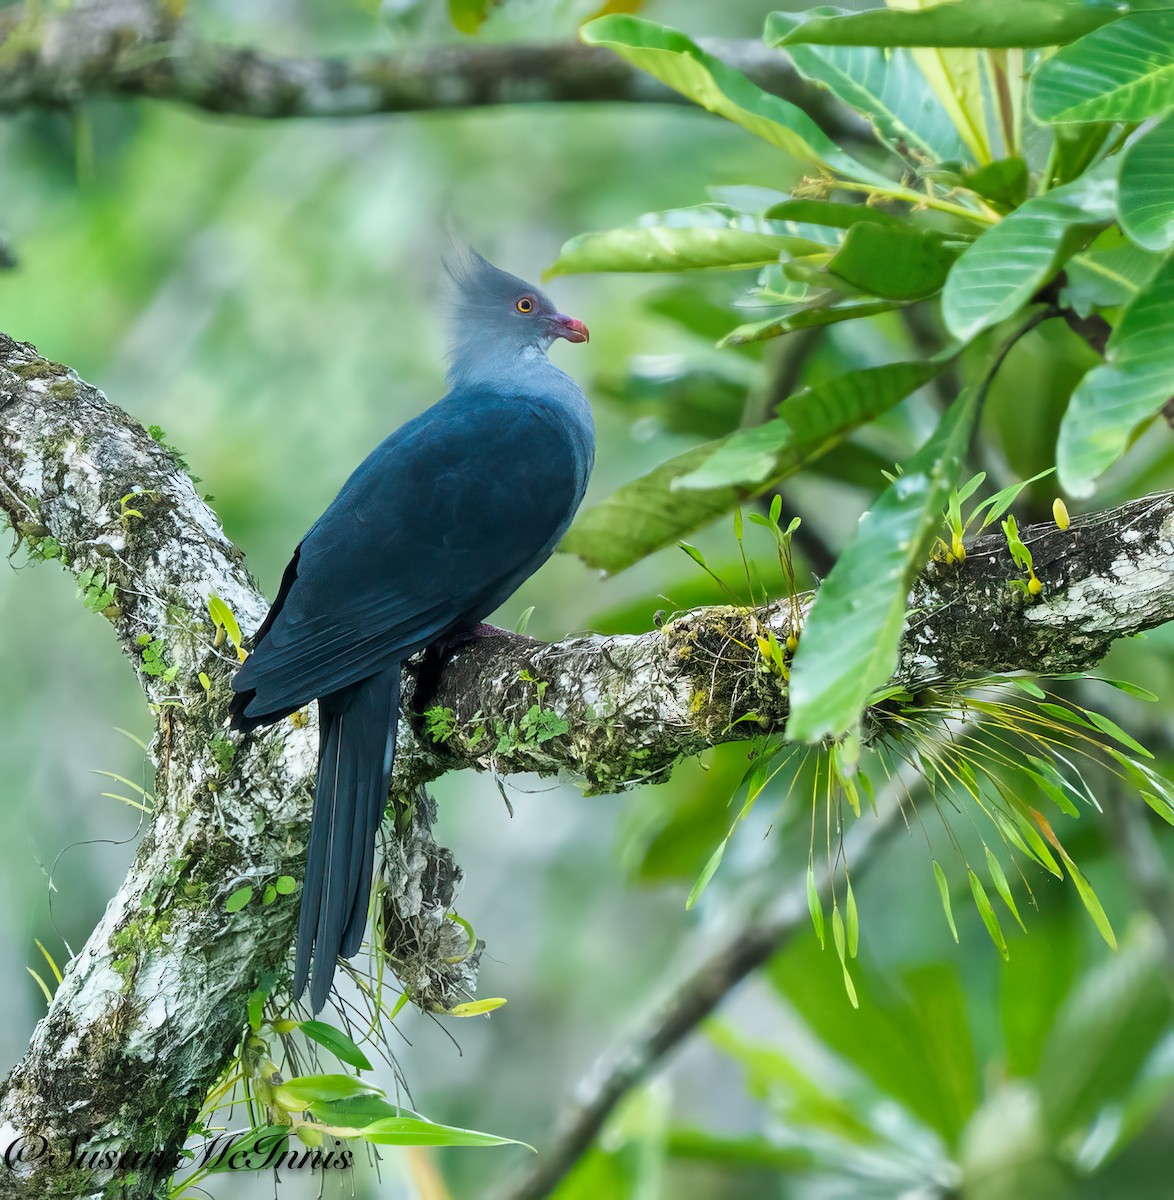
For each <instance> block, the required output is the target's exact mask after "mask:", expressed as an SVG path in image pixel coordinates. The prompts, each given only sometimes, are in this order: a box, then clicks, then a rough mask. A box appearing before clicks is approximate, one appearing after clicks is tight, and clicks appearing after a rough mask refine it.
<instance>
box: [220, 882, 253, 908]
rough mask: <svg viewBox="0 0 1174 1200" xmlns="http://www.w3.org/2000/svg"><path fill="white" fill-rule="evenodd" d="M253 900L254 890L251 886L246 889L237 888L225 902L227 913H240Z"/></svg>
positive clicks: (246, 886) (247, 885)
mask: <svg viewBox="0 0 1174 1200" xmlns="http://www.w3.org/2000/svg"><path fill="white" fill-rule="evenodd" d="M252 898H253V889H252V887H251V886H250V885H249V884H245V886H244V887H241V888H237V889H236V891H235V892H233V893H232V895H231V896H229V897H228V899H227V900H226V901H225V902H224V909H225V912H230V913H234V912H240V910H241V909H242V908H244V906H245V905H246V904H248V902H249V901H250V900H251V899H252Z"/></svg>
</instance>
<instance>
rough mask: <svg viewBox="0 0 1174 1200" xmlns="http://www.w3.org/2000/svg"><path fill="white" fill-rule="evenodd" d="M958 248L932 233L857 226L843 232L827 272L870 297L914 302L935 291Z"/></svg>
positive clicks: (945, 274)
mask: <svg viewBox="0 0 1174 1200" xmlns="http://www.w3.org/2000/svg"><path fill="white" fill-rule="evenodd" d="M961 250H962V247H961V246H960V245H959V244H958V243H953V244H951V243H948V242H946V241H944V240H943V239H942V238H941V237H939V236H936V235H934V234H929V233H921V232H919V231H917V230H915V229H885V228H882V227H881V226H879V225H873V224H868V223H864V222H861V223H860V224H857V225H854V226H853V227H852V228H851V229H849V230H848V234H847V236H846V237H845V238H844V244H843V245H842V246H841V247H840V249H839V250H837V251H836V253H835V255H834V256H833V258H832V260H831V262H829V263H828V265H827V271H828V273H829V274H831V275H836V276H838V277H839V278H840V279H843V280H846V281H847V282H848V283H850V284H852V286H853V287H856V288H859V289H860V290H861V291H862V292H867V293H868V294H869V295H872V296H881V297H883V298H884V299H886V300H919V299H921V298H922V297H924V296H931V295H933V293H934V292H936V291H938V290H939V289H940V288H941V286H942V284H944V283H945V282H946V276H947V275H948V274H949V272H950V268H951V267H952V266H953V265H954V262H955V261H956V260H957V258H958V255H959V254H960V253H961Z"/></svg>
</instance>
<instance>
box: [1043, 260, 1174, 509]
mask: <svg viewBox="0 0 1174 1200" xmlns="http://www.w3.org/2000/svg"><path fill="white" fill-rule="evenodd" d="M1171 396H1174V258H1170V259H1168V260H1167V261H1166V262H1165V263H1164V264H1163V266H1162V267H1161V269H1160V270H1159V271H1158V272H1157V274H1156V275H1155V276H1154V277H1153V279H1151V280H1150V282H1149V284H1148V286H1147V287H1146V288H1145V289H1144V290H1143V291H1142V292H1140V293H1139V294H1138V296H1137V297H1136V299H1134V301H1133V302H1132V303H1131V304H1130V305H1129V307H1128V308H1127V309H1126V310H1125V312H1124V313H1123V314H1122V316H1121V320H1120V321H1119V322H1118V324H1117V328H1116V329H1114V330H1113V334H1112V336H1111V337H1110V338H1109V343H1108V346H1107V348H1106V351H1105V362H1104V364H1103V365H1102V366H1099V367H1094V368H1093V369H1092V370H1091V371H1089V373H1088V374H1087V375H1086V376H1085V377H1084V378H1083V379H1082V380H1081V381H1080V384H1079V385H1078V386H1077V388H1076V391H1075V392H1073V393H1072V399H1071V400H1070V401H1069V404H1068V410H1067V412H1065V414H1064V418H1063V420H1062V421H1061V423H1060V436H1059V440H1058V442H1057V445H1056V461H1057V464H1058V467H1059V475H1060V483H1061V484H1062V485H1063V487H1064V489H1065V490H1066V491H1068V492H1070V493H1072V494H1073V495H1074V496H1088V495H1090V494H1091V493H1092V490H1093V483H1094V480H1095V479H1096V478H1097V476H1098V475H1100V474H1101V472H1102V471H1104V470H1106V469H1107V468H1108V467H1110V466H1112V464H1113V463H1114V462H1116V461H1117V459H1118V458H1120V457H1121V455H1122V454H1124V453H1125V450H1126V449H1127V447H1128V446H1129V441H1130V437H1131V435H1132V434H1133V431H1134V430H1135V429H1136V428H1137V426H1138V425H1140V424H1141V423H1142V422H1143V421H1146V420H1148V419H1149V418H1150V417H1152V416H1153V415H1154V414H1155V413H1157V412H1159V411H1160V410H1161V409H1162V407H1163V406H1164V405H1165V403H1166V402H1167V401H1168V400H1169V399H1170V397H1171Z"/></svg>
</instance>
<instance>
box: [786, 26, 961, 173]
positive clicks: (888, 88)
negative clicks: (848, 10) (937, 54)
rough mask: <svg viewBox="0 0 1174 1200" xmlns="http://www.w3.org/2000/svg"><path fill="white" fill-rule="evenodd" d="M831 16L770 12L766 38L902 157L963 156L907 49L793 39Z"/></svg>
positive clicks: (952, 132)
mask: <svg viewBox="0 0 1174 1200" xmlns="http://www.w3.org/2000/svg"><path fill="white" fill-rule="evenodd" d="M832 12H834V10H832V9H826V8H819V9H813V10H812V11H811V12H810V13H807V14H801V13H783V12H776V13H771V14H770V16H769V17H768V18H767V21H766V32H765V34H764V35H763V37H764V40H765V41H766V43H767V45H771V46H778V45H782V44H784V43H785V44H786V50H787V56H788V57H789V58H790V59H791V61H792V62H793V63H794V64H795V67H796V69H797V70H798V72H799V74H800V75H802V76H803V77H804V78H805V79H809V80H811V81H812V82H813V83H819V84H823V85H824V86H825V87H826V88H827V89H828V90H829V91H830V92H831V93H832V94H833V95H834V96H836V97H837V98H838V99H840V100H842V101H843V102H844V103H845V104H847V105H849V106H850V107H851V108H854V109H855V110H856V111H857V112H859V113H861V114H862V115H863V116H865V117H867V118H868V120H869V121H871V122H872V124H873V126H874V127H875V129H876V131H877V133H878V134H879V135H880V137H881V138H882V140H883V141H884V142H885V143H886V144H887V145H888V146H890V147H891V148H892V149H894V150H897V151H898V153H901V154H906V155H907V154H910V153H912V154H914V155H915V156H920V157H921V158H923V159H929V160H931V161H932V160H939V161H940V160H952V159H959V158H962V157H963V156H964V153H965V148H964V146H963V143H962V140H961V138H959V136H958V131H957V130H956V129H955V128H954V125H953V123H952V122H951V121H950V119H949V116H948V115H947V114H946V112H945V110H944V109H943V108H942V107H941V105H939V104H935V103H934V102H933V96H932V93H931V92H930V89H929V86H928V84H927V82H926V79H925V76H924V75H923V74H922V73H921V71H920V70H919V69H918V67H917V64H916V63H915V62H914V61H913V57H912V55H910V54H907V53H906V52H905V51H904V50H894V51H888V52H886V51H882V50H879V49H876V48H875V47H874V46H873V45H871V44H865V45H849V44H843V43H841V44H824V45H819V46H816V45H814V44H800V41H797V40H795V39H789V34H790V33H791V32H792V31H794V30H795V29H796V28H797V27H798V26H800V25H803V24H810V23H811V22H812V21H821V20H826V16H825V15H824V14H830V13H832ZM861 15H865V16H869V15H874V14H861ZM893 15H908V14H893Z"/></svg>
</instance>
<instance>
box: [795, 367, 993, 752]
mask: <svg viewBox="0 0 1174 1200" xmlns="http://www.w3.org/2000/svg"><path fill="white" fill-rule="evenodd" d="M980 398H981V391H980V389H979V388H977V387H971V388H968V389H967V390H966V391H964V392H963V393H962V394H961V395H960V396H959V397H958V399H957V400H955V401H954V403H953V404H952V405H951V406H950V408H949V410H948V411H947V412H946V414H945V415H944V416H943V417H942V420H941V422H940V424H939V425H938V428H937V431H936V432H935V434H934V436H933V437H932V438H931V439H930V440H929V441H928V442H927V443H926V444H925V445H924V446H923V447H922V448H921V449H920V450H919V451H918V452H917V453H916V454H915V455H914V456H913V457H912V458H911V459H910V460H909V462H908V464H907V465H906V467H905V472H904V474H902V475H901V476H899V477H898V478H897V479H896V480H894V482H893V483H891V484H890V485H889V486H888V487H887V488H886V489H885V490H884V492H882V493H881V495H880V497H879V498H878V499H877V501H876V503H875V504H873V506H872V508H871V509H870V510H869V511H868V512H867V513H865V514H864V516H863V517H862V518H861V520H860V527H859V529H858V531H857V533H856V537H855V538H854V539H853V540H852V542H851V543H850V544H849V545H848V547H847V548H846V549H845V550H844V552H843V553H842V554H841V555H840V558H839V560H838V561H837V562H836V565H835V566H834V567H833V568H832V570H831V572H830V573H829V575H828V577H827V578H826V579H825V580H824V581H823V584H822V586H821V587H820V589H819V591H818V593H817V594H816V598H815V603H814V604H813V605H812V608H811V612H810V613H809V615H808V617H807V622H806V624H805V626H804V629H803V634H802V637H801V638H800V641H799V649H798V651H797V652H796V655H795V659H794V662H793V663H792V668H791V692H790V702H791V714H790V718H789V720H788V722H787V736H788V737H789V738H790V739H791V740H792V741H809V742H814V741H818V740H819V739H820V738H823V737H825V736H826V735H829V734H832V735H835V734H839V733H843V732H845V731H847V730H848V729H850V728H851V727H852V726H853V725H854V724H855V723H856V721H857V720H858V719H859V717H860V714H861V712H862V711H863V710H864V706H865V705H866V704H867V702H868V698H869V696H870V694H871V693H872V692H873V691H875V690H876V689H877V688H878V687H880V686H881V685H882V684H884V683H885V682H886V681H887V680H888V679H889V677H890V676H891V675H892V672H893V668H894V667H895V666H896V663H897V646H898V643H899V641H900V638H901V628H902V626H903V624H904V619H905V603H906V598H907V596H908V594H909V588H910V586H911V584H912V582H913V579H914V576H915V575H916V574H917V572H918V571H919V570H920V569H921V567H922V566H923V565H924V563H925V559H926V556H927V555H928V553H929V547H930V545H931V543H932V541H933V538H934V535H935V533H936V531H937V528H938V526H939V525H940V523H941V513H942V510H943V509H944V508H945V507H946V500H947V496H948V494H949V492H950V490H951V489H952V488H953V487H954V486H955V485H956V483H957V480H958V472H959V469H960V466H961V462H962V456H963V454H964V453H965V450H966V447H967V445H968V444H969V442H970V434H971V431H972V430H973V428H974V421H975V416H976V415H977V412H978V405H979V400H980Z"/></svg>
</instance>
